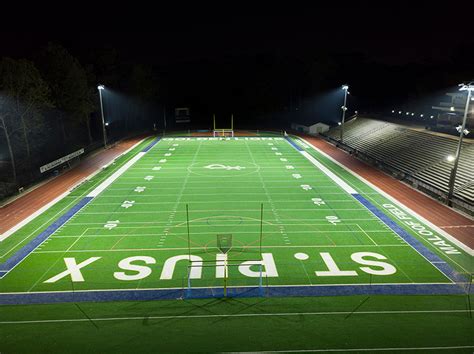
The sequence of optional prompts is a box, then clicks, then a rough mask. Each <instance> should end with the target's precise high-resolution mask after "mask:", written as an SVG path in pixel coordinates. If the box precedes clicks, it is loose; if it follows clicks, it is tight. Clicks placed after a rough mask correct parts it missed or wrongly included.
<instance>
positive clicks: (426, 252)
mask: <svg viewBox="0 0 474 354" xmlns="http://www.w3.org/2000/svg"><path fill="white" fill-rule="evenodd" d="M286 139H287V141H288V142H290V144H291V145H293V146H295V144H296V143H295V142H292V141H291V139H290V138H289V137H287V138H286ZM297 150H298V151H299V152H300V153H301V154H302V155H303V156H304V157H306V158H307V159H308V160H309V161H310V162H311V163H312V164H313V165H314V166H316V167H317V168H319V169H320V170H322V171H323V172H324V173H325V174H326V175H327V176H328V177H329V178H331V179H332V180H333V181H334V182H335V183H336V184H337V185H339V187H341V188H342V189H343V190H344V191H346V192H347V193H349V194H351V195H352V197H354V198H355V199H356V200H357V201H359V202H360V204H362V205H363V206H364V207H366V208H367V210H369V211H370V212H371V213H372V214H373V215H374V216H375V217H376V218H378V219H379V220H381V221H382V222H383V223H384V224H385V225H386V226H388V227H389V228H390V229H391V230H392V231H393V232H394V233H395V234H396V235H398V236H400V237H401V238H402V239H403V240H404V241H405V242H406V243H408V244H409V245H410V246H411V247H412V248H413V249H414V250H415V251H416V252H417V253H418V254H420V255H421V256H422V257H423V258H425V259H426V260H427V261H428V262H429V263H430V264H431V265H432V266H433V267H435V268H436V269H437V270H439V271H440V272H441V273H442V274H443V275H444V276H446V277H447V278H448V279H449V280H451V281H452V282H453V283H455V282H465V281H466V279H464V277H462V276H461V275H460V274H459V273H458V272H457V271H456V270H455V269H453V268H452V267H451V265H449V264H447V263H445V262H443V260H442V259H441V258H440V257H439V256H438V255H436V254H435V253H434V252H433V251H431V250H430V249H429V248H427V247H426V246H425V245H424V244H423V243H422V242H421V241H419V240H418V239H417V238H415V237H414V236H412V235H411V234H410V233H408V232H407V231H405V229H403V228H402V227H401V226H399V225H398V224H397V223H396V222H395V221H393V220H392V219H390V217H388V216H387V215H386V214H385V213H384V212H383V211H382V210H380V209H379V208H378V207H376V206H375V205H374V204H372V203H371V202H370V201H369V200H367V199H366V198H364V197H363V196H362V195H361V194H359V193H358V192H357V191H356V190H355V189H354V188H352V187H351V186H349V185H348V184H347V183H346V182H345V181H343V180H342V179H341V178H340V177H339V176H337V175H336V174H335V173H333V172H332V171H330V170H329V169H328V168H327V167H326V166H324V165H323V164H321V163H320V162H319V161H317V160H316V159H315V158H314V157H313V156H311V155H310V154H309V153H308V152H306V151H303V149H301V148H300V147H298V149H297Z"/></svg>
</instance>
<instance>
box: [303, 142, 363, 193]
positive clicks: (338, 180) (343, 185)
mask: <svg viewBox="0 0 474 354" xmlns="http://www.w3.org/2000/svg"><path fill="white" fill-rule="evenodd" d="M300 152H301V154H302V155H303V156H304V157H306V158H307V159H308V160H309V161H310V162H311V163H312V164H313V165H314V166H316V167H317V168H319V169H320V170H321V171H323V172H324V174H325V175H326V176H328V177H329V178H330V179H332V180H333V181H334V182H336V184H337V185H338V186H339V187H341V188H342V189H343V190H344V191H345V192H347V193H349V194H357V191H356V190H355V189H354V188H352V187H351V186H349V185H348V184H347V183H346V182H344V181H343V180H342V179H341V178H340V177H338V176H337V175H335V174H334V173H333V172H332V171H331V170H329V169H328V168H327V167H326V166H324V165H323V164H322V163H321V162H319V161H318V160H316V159H315V158H314V157H313V156H311V155H310V154H309V153H307V152H306V151H300Z"/></svg>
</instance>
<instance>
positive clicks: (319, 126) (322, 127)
mask: <svg viewBox="0 0 474 354" xmlns="http://www.w3.org/2000/svg"><path fill="white" fill-rule="evenodd" d="M291 129H293V130H296V131H298V132H303V133H307V134H312V135H317V134H319V133H325V132H327V131H328V130H329V125H327V124H324V123H316V124H313V125H310V126H306V125H302V124H298V123H291Z"/></svg>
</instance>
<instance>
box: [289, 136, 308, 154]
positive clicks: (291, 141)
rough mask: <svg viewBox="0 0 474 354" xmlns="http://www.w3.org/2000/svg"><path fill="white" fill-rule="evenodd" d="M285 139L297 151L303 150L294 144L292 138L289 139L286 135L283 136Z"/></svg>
mask: <svg viewBox="0 0 474 354" xmlns="http://www.w3.org/2000/svg"><path fill="white" fill-rule="evenodd" d="M285 140H286V141H288V143H289V144H290V145H291V146H293V147H294V148H295V149H296V150H298V151H304V150H303V149H302V148H301V146H299V145H298V144H296V143H295V142H294V141H293V139H291V138H290V137H288V136H285Z"/></svg>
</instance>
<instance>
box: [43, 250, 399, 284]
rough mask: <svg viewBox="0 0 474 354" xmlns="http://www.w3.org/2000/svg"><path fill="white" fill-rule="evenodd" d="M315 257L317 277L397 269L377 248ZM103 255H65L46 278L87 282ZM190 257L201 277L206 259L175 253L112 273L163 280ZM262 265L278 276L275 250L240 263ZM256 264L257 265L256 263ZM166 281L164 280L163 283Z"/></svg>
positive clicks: (245, 268)
mask: <svg viewBox="0 0 474 354" xmlns="http://www.w3.org/2000/svg"><path fill="white" fill-rule="evenodd" d="M294 258H296V260H299V261H303V260H307V259H308V258H309V255H308V254H306V253H301V252H298V253H295V254H294ZM312 258H314V260H316V258H319V259H318V261H321V260H322V262H323V263H324V266H322V265H321V269H320V270H317V271H315V272H314V276H315V277H345V276H346V277H347V276H358V275H360V274H362V273H367V274H371V275H381V276H384V275H392V274H395V273H396V272H397V269H396V268H395V266H393V265H392V264H390V263H388V262H385V261H386V260H387V258H386V257H385V256H383V255H381V254H379V253H374V252H355V253H352V254H351V255H350V260H351V261H352V263H351V265H348V262H347V261H350V260H341V262H343V263H344V267H342V266H341V265H338V262H337V261H336V260H335V259H334V258H333V256H331V254H330V253H329V252H319V253H318V254H317V257H314V256H313V257H312ZM101 260H102V257H89V258H87V259H85V260H82V261H78V260H77V259H76V258H74V257H68V258H64V264H65V270H64V271H62V272H60V273H58V274H56V275H54V276H53V277H50V278H48V279H47V280H45V281H44V283H46V284H51V283H56V282H57V281H59V280H61V279H64V278H66V279H70V280H71V281H73V282H85V281H87V279H86V278H85V276H84V274H83V270H85V269H86V268H88V267H91V265H92V264H96V263H99V262H100V261H101ZM189 260H191V262H192V264H193V267H192V268H191V271H190V276H189V277H190V278H191V279H202V275H203V274H202V269H203V267H202V264H203V259H202V258H201V257H199V256H196V255H176V256H172V257H169V258H167V259H166V260H165V261H164V263H163V265H162V267H159V266H157V259H156V258H154V257H150V256H133V257H127V258H124V259H122V260H121V261H119V262H118V264H117V270H116V271H115V272H113V277H114V278H115V279H117V280H119V281H134V280H141V279H145V278H147V277H149V276H151V275H152V273H153V272H154V271H158V272H159V273H160V276H159V278H160V280H163V281H166V280H171V279H173V274H174V272H175V268H176V266H177V264H178V263H180V262H182V264H184V265H186V264H189ZM226 261H227V255H226V254H223V253H219V254H216V263H215V278H223V277H224V274H227V272H225V271H224V267H225V264H227V262H226ZM260 264H261V265H262V267H261V268H262V276H263V277H278V276H279V272H278V268H277V265H276V263H275V260H274V257H273V254H272V253H262V260H261V261H244V262H239V263H238V271H239V272H240V274H242V275H244V276H246V277H250V278H256V277H259V276H260V266H259V265H260ZM255 266H257V267H255ZM163 285H165V284H163Z"/></svg>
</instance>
